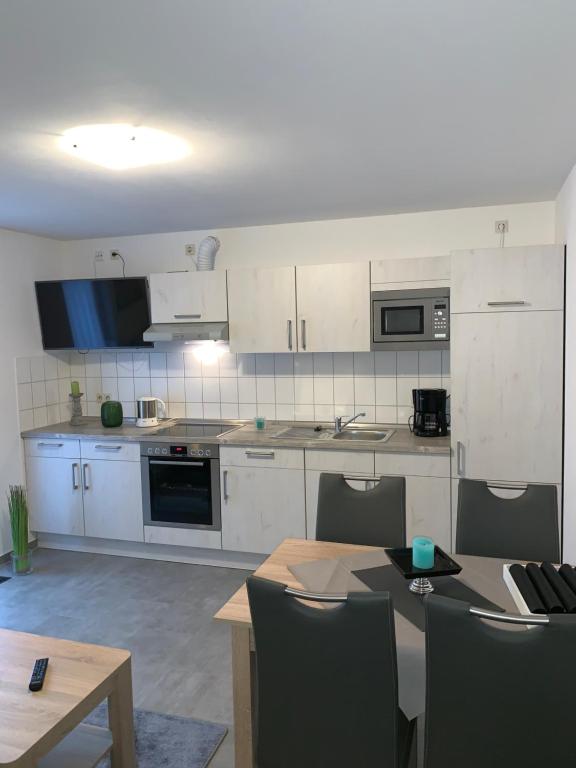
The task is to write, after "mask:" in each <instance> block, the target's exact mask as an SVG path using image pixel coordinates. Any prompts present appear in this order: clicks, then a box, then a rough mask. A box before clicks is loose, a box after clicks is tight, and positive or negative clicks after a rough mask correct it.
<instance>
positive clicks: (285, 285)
mask: <svg viewBox="0 0 576 768" xmlns="http://www.w3.org/2000/svg"><path fill="white" fill-rule="evenodd" d="M228 309H229V315H230V325H229V329H230V350H231V351H232V352H295V351H296V350H297V349H298V340H297V328H296V272H295V269H294V267H276V268H271V269H262V268H259V267H258V268H255V269H230V270H228Z"/></svg>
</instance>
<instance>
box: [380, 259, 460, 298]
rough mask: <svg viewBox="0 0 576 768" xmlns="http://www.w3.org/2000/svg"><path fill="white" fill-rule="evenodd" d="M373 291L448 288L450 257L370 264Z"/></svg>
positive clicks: (394, 260)
mask: <svg viewBox="0 0 576 768" xmlns="http://www.w3.org/2000/svg"><path fill="white" fill-rule="evenodd" d="M370 282H371V283H372V290H373V291H386V290H392V291H393V290H396V289H398V290H402V289H406V288H445V287H449V286H450V256H448V255H446V256H430V257H420V258H415V259H383V260H382V261H372V262H371V263H370Z"/></svg>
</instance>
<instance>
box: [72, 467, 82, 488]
mask: <svg viewBox="0 0 576 768" xmlns="http://www.w3.org/2000/svg"><path fill="white" fill-rule="evenodd" d="M79 487H80V484H79V483H78V463H77V462H75V463H74V464H72V489H73V490H74V491H77V490H78V488H79Z"/></svg>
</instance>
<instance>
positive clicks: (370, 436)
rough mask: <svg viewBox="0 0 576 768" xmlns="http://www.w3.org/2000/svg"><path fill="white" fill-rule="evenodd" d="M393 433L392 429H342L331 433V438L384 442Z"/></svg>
mask: <svg viewBox="0 0 576 768" xmlns="http://www.w3.org/2000/svg"><path fill="white" fill-rule="evenodd" d="M393 434H394V430H393V429H383V430H379V429H344V430H343V431H342V432H336V433H335V434H334V435H332V439H333V440H369V441H370V442H376V441H379V442H385V441H386V440H390V438H391V437H392V435H393Z"/></svg>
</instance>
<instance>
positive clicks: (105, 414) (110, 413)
mask: <svg viewBox="0 0 576 768" xmlns="http://www.w3.org/2000/svg"><path fill="white" fill-rule="evenodd" d="M100 418H101V419H102V426H103V427H121V426H122V421H123V419H124V414H123V413H122V403H119V402H117V401H116V400H106V402H105V403H102V408H100Z"/></svg>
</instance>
